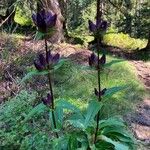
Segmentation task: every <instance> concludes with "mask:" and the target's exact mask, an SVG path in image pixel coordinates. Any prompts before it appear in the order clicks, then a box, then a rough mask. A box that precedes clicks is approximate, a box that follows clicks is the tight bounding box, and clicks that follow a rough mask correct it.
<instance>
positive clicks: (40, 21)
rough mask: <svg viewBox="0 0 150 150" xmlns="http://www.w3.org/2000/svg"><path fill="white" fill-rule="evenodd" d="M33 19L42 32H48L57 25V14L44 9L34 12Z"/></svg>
mask: <svg viewBox="0 0 150 150" xmlns="http://www.w3.org/2000/svg"><path fill="white" fill-rule="evenodd" d="M32 19H33V22H34V24H35V25H36V26H37V28H38V30H39V31H40V32H42V33H48V32H50V31H51V29H53V28H54V26H55V25H56V20H57V15H56V14H53V13H51V12H49V11H46V10H44V9H43V10H41V11H40V12H37V13H36V14H33V15H32Z"/></svg>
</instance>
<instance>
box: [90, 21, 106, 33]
mask: <svg viewBox="0 0 150 150" xmlns="http://www.w3.org/2000/svg"><path fill="white" fill-rule="evenodd" d="M107 26H108V25H107V21H105V20H99V21H96V24H94V23H93V22H92V21H91V20H89V30H90V31H91V32H93V33H94V34H96V33H99V32H100V31H106V29H107Z"/></svg>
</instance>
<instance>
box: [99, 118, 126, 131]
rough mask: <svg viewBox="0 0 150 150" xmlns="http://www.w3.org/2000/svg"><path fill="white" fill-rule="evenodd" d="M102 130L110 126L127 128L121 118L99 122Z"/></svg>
mask: <svg viewBox="0 0 150 150" xmlns="http://www.w3.org/2000/svg"><path fill="white" fill-rule="evenodd" d="M99 126H100V129H102V128H105V127H110V126H120V127H125V124H124V122H123V120H121V119H120V118H108V119H107V120H101V121H100V122H99Z"/></svg>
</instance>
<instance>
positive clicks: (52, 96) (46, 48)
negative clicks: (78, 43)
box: [45, 38, 59, 138]
mask: <svg viewBox="0 0 150 150" xmlns="http://www.w3.org/2000/svg"><path fill="white" fill-rule="evenodd" d="M45 51H46V54H47V53H48V47H47V39H46V38H45ZM46 61H47V64H48V66H47V69H48V76H47V77H48V83H49V90H50V93H51V98H52V99H51V100H52V102H51V104H52V105H51V108H52V120H53V124H54V128H55V129H56V120H55V114H54V109H55V104H54V94H53V88H52V82H51V72H50V66H49V63H48V60H46ZM56 137H57V138H58V137H59V136H58V133H57V132H56Z"/></svg>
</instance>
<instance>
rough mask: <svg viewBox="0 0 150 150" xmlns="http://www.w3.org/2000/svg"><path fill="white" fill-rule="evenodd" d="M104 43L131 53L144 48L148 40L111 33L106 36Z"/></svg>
mask: <svg viewBox="0 0 150 150" xmlns="http://www.w3.org/2000/svg"><path fill="white" fill-rule="evenodd" d="M104 43H106V44H108V45H111V46H116V47H119V48H122V49H125V50H129V51H131V50H136V49H137V48H139V49H142V48H144V47H145V46H146V44H147V40H141V39H135V38H131V37H130V36H129V35H128V34H123V33H118V34H116V33H109V34H106V35H105V36H104Z"/></svg>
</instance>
